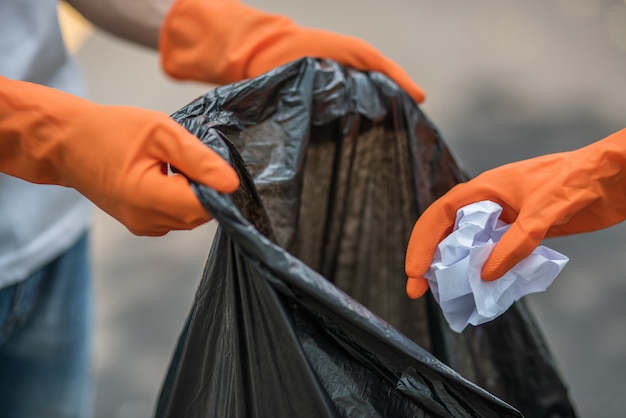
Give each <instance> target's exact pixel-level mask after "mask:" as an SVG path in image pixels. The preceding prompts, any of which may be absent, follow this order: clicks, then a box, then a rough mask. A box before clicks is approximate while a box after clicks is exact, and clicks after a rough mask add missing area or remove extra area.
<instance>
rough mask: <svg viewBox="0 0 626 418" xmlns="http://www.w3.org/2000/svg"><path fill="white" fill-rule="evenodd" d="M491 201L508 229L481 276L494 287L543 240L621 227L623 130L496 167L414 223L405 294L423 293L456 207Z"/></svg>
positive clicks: (625, 183)
mask: <svg viewBox="0 0 626 418" xmlns="http://www.w3.org/2000/svg"><path fill="white" fill-rule="evenodd" d="M481 200H491V201H494V202H496V203H498V204H499V205H500V206H502V208H503V212H502V216H501V218H502V219H503V220H504V221H505V222H506V223H510V224H512V225H511V227H510V229H509V230H508V231H507V232H506V233H505V234H504V236H503V237H502V239H501V240H500V242H498V243H497V244H496V246H495V248H494V250H493V252H492V253H491V255H490V256H489V258H488V260H487V262H486V263H485V265H484V267H483V270H482V278H483V280H496V279H498V278H500V277H502V275H504V273H506V272H507V271H508V270H510V269H511V268H512V267H513V266H515V265H516V264H517V263H518V262H520V261H521V260H523V259H524V258H526V257H528V255H529V254H530V253H531V252H532V251H533V250H534V249H535V248H536V247H537V246H538V245H539V243H540V242H541V241H542V240H543V239H544V238H549V237H558V236H565V235H572V234H577V233H582V232H591V231H596V230H599V229H602V228H607V227H609V226H612V225H615V224H617V223H619V222H622V221H623V220H624V219H626V129H623V130H621V131H619V132H617V133H614V134H612V135H610V136H608V137H606V138H605V139H603V140H601V141H598V142H596V143H593V144H591V145H588V146H586V147H583V148H581V149H578V150H575V151H570V152H563V153H558V154H550V155H545V156H541V157H537V158H532V159H529V160H525V161H519V162H516V163H512V164H507V165H503V166H501V167H498V168H495V169H493V170H489V171H486V172H484V173H483V174H481V175H479V176H477V177H476V178H474V179H473V180H470V181H468V182H467V183H462V184H459V185H457V186H455V187H454V188H452V189H451V190H450V191H449V192H448V193H447V194H446V195H444V196H443V197H441V198H440V199H438V200H437V201H436V202H434V203H433V204H432V205H431V206H430V207H429V208H428V209H427V210H426V211H425V212H424V213H423V214H422V216H421V217H420V218H419V219H418V221H417V223H416V224H415V227H414V229H413V232H412V234H411V238H410V241H409V246H408V249H407V254H406V274H407V276H408V281H407V288H406V289H407V294H408V295H409V296H410V297H412V298H418V297H420V296H422V295H423V294H424V293H425V292H426V290H428V283H427V281H426V279H424V273H426V271H427V270H428V268H429V266H430V264H431V261H432V259H433V255H434V254H435V250H436V248H437V245H438V244H439V242H440V241H441V240H442V239H443V238H445V237H446V236H447V235H448V234H449V233H450V232H451V231H452V227H453V226H454V221H455V218H456V212H457V210H458V209H460V208H461V207H463V206H466V205H468V204H471V203H474V202H478V201H481Z"/></svg>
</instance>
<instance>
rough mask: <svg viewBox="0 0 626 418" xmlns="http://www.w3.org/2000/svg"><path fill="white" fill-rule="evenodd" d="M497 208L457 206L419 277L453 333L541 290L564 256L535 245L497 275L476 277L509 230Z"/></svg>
mask: <svg viewBox="0 0 626 418" xmlns="http://www.w3.org/2000/svg"><path fill="white" fill-rule="evenodd" d="M501 212H502V208H501V207H500V205H498V204H496V203H494V202H491V201H482V202H478V203H473V204H471V205H468V206H465V207H463V208H461V209H459V210H458V212H457V217H456V222H455V225H454V229H453V232H452V233H451V234H450V235H449V236H448V237H446V238H445V239H444V240H442V241H441V242H440V243H439V246H438V247H437V250H436V252H435V256H434V258H433V262H432V264H431V266H430V269H429V270H428V271H427V272H426V274H425V275H424V277H425V278H426V279H427V280H428V284H429V286H430V289H431V291H432V292H433V295H434V297H435V299H436V300H437V302H439V305H440V306H441V309H442V311H443V314H444V316H445V318H446V320H447V321H448V323H449V325H450V328H452V329H453V330H454V331H456V332H461V331H463V329H464V328H465V327H466V326H467V324H472V325H480V324H483V323H485V322H489V321H491V320H493V319H495V318H496V317H498V316H499V315H501V314H502V313H504V312H505V311H506V310H507V309H508V308H509V307H510V306H511V305H512V304H513V302H515V301H516V300H518V299H520V298H522V297H523V296H525V295H527V294H530V293H536V292H542V291H544V290H546V289H547V288H548V286H550V285H551V284H552V282H553V281H554V279H555V278H556V276H557V275H558V274H559V273H560V272H561V270H562V269H563V267H565V264H567V262H568V260H569V259H568V258H567V257H565V256H564V255H562V254H560V253H558V252H556V251H554V250H552V249H550V248H548V247H545V246H539V247H537V248H536V249H535V251H533V253H532V254H531V255H530V256H529V257H527V258H526V259H524V260H522V261H520V262H519V263H518V264H517V265H516V266H515V267H513V269H511V270H510V271H508V272H507V273H506V274H505V275H504V276H502V277H501V278H500V279H498V280H494V281H485V280H482V279H481V277H480V274H481V270H482V267H483V265H484V264H485V261H486V260H487V258H488V257H489V254H490V253H491V251H492V250H493V248H494V247H495V244H496V242H498V241H499V240H500V238H501V237H502V235H504V233H505V232H506V230H507V229H508V228H509V225H507V224H505V223H504V222H502V221H501V220H500V219H499V216H500V213H501Z"/></svg>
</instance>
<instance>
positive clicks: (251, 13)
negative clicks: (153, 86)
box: [159, 0, 424, 103]
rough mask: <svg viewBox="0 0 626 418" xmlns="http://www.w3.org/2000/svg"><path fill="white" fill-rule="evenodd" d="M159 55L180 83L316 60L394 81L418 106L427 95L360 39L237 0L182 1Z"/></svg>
mask: <svg viewBox="0 0 626 418" xmlns="http://www.w3.org/2000/svg"><path fill="white" fill-rule="evenodd" d="M159 50H160V54H161V64H162V66H163V68H164V70H165V72H166V73H167V74H169V75H170V76H171V77H173V78H177V79H188V80H197V81H205V82H210V83H216V84H224V83H232V82H235V81H239V80H242V79H245V78H252V77H256V76H258V75H261V74H263V73H265V72H267V71H269V70H271V69H272V68H274V67H278V66H280V65H282V64H286V63H288V62H290V61H293V60H296V59H298V58H302V57H305V56H312V57H317V58H327V59H332V60H334V61H337V62H338V63H340V64H342V65H345V66H347V67H352V68H355V69H357V70H363V71H378V72H381V73H383V74H385V75H387V76H388V77H389V78H391V79H392V80H394V81H395V82H396V83H397V84H398V85H399V86H400V87H401V88H402V89H404V90H405V91H406V92H407V93H408V94H409V95H411V97H413V98H414V99H415V100H416V101H417V102H418V103H419V102H422V101H423V100H424V92H423V91H422V89H421V88H420V87H419V86H417V85H416V84H415V83H413V82H412V81H411V79H410V77H409V76H408V74H407V73H406V72H405V71H404V70H403V69H402V68H401V67H400V66H399V65H397V64H396V63H394V62H393V61H391V60H390V59H388V58H386V57H385V56H383V55H382V54H381V53H380V52H378V51H377V50H376V49H375V48H374V47H372V46H371V45H370V44H368V43H367V42H364V41H362V40H360V39H358V38H353V37H349V36H343V35H339V34H336V33H332V32H329V31H324V30H317V29H308V28H303V27H300V26H298V25H297V24H296V23H295V22H293V21H292V20H290V19H289V18H287V17H285V16H280V15H272V14H268V13H265V12H262V11H260V10H257V9H254V8H252V7H249V6H246V5H244V4H242V3H240V2H239V1H237V0H178V1H176V2H175V3H174V5H173V6H172V8H171V9H170V11H169V13H168V15H167V16H166V18H165V21H164V23H163V26H162V28H161V34H160V41H159Z"/></svg>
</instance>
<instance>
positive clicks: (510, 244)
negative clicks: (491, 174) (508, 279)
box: [481, 210, 549, 281]
mask: <svg viewBox="0 0 626 418" xmlns="http://www.w3.org/2000/svg"><path fill="white" fill-rule="evenodd" d="M536 216H537V213H536V212H535V211H533V212H532V213H528V212H526V213H525V212H524V211H523V210H522V211H521V212H520V214H519V216H518V218H517V219H516V220H515V222H513V224H511V227H510V228H509V229H508V231H506V232H505V233H504V235H503V236H502V238H501V239H500V241H499V242H498V243H497V244H496V246H495V248H494V249H493V251H492V253H491V254H490V255H489V258H488V259H487V261H486V262H485V265H484V266H483V269H482V272H481V277H482V279H483V280H485V281H493V280H496V279H499V278H500V277H502V276H504V274H505V273H506V272H507V271H509V270H511V269H512V268H513V267H514V266H515V265H516V264H517V263H519V262H520V261H522V260H523V259H525V258H526V257H528V256H529V255H530V254H531V253H532V252H533V251H534V250H535V248H537V246H539V244H540V243H541V241H542V240H543V238H544V237H545V235H546V231H547V230H548V228H549V225H546V224H545V222H547V221H546V220H538V219H537V218H536ZM541 221H543V222H541Z"/></svg>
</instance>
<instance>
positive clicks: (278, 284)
mask: <svg viewBox="0 0 626 418" xmlns="http://www.w3.org/2000/svg"><path fill="white" fill-rule="evenodd" d="M172 117H173V118H174V119H175V120H176V121H177V122H179V123H180V124H181V125H183V126H184V127H185V128H186V129H188V130H189V131H190V132H192V133H194V134H195V135H196V136H198V138H200V139H201V140H202V142H203V143H204V144H206V145H207V146H208V147H211V148H212V149H213V150H215V151H216V152H218V153H219V154H220V155H222V156H223V157H224V158H226V159H227V160H229V161H230V162H231V163H232V165H233V166H234V167H235V169H236V170H237V171H238V173H239V175H240V178H241V187H240V189H239V190H238V191H237V192H235V193H234V194H232V195H222V194H220V193H218V192H215V191H214V190H211V189H209V188H207V187H204V186H202V185H198V184H194V185H193V187H194V189H195V191H196V193H197V195H198V196H199V198H200V200H201V201H202V203H203V205H204V206H205V207H206V209H207V210H208V211H209V212H210V213H211V214H212V215H213V216H214V217H215V219H217V220H218V221H219V228H218V232H217V234H216V236H215V238H214V241H213V245H212V247H211V251H210V254H209V257H208V260H207V264H206V268H205V271H204V274H203V277H202V281H201V283H200V285H199V288H198V291H197V293H196V298H195V301H194V304H193V306H192V308H191V312H190V314H189V317H188V320H187V323H186V324H185V326H184V328H183V332H182V334H181V336H180V339H179V342H178V346H177V349H176V351H175V353H174V355H173V358H172V361H171V364H170V368H169V371H168V374H167V376H166V379H165V382H164V384H163V388H162V392H161V395H160V398H159V402H158V405H157V409H156V416H157V417H208V416H219V417H226V416H232V417H295V416H297V417H364V416H368V417H376V416H379V417H425V416H441V417H446V416H454V417H476V416H480V417H517V416H521V414H520V411H521V412H522V413H524V414H527V415H528V416H532V417H541V416H573V409H572V406H571V404H570V402H569V400H568V397H567V391H566V389H565V386H564V385H563V383H562V382H561V380H560V377H559V375H558V373H557V371H556V369H555V367H554V363H553V361H552V359H551V356H550V353H549V351H548V349H547V347H546V345H545V343H544V341H543V340H542V337H541V333H540V331H539V329H538V328H537V326H536V324H535V323H534V322H533V319H532V316H531V314H530V312H529V311H528V310H527V309H526V308H525V307H524V305H523V304H520V303H516V304H515V305H513V307H512V308H511V309H509V310H508V311H507V312H505V313H504V314H503V315H502V316H501V317H499V318H498V319H496V320H495V321H493V322H491V323H489V324H486V325H484V326H481V327H477V328H475V329H467V330H465V331H464V332H463V333H461V334H457V333H455V332H453V331H452V330H450V329H449V328H448V326H447V324H446V322H445V320H444V319H443V317H442V315H441V313H440V310H439V308H438V306H437V305H436V302H435V301H434V300H433V299H432V297H431V296H430V295H429V296H428V297H424V298H421V299H420V300H417V301H415V300H410V299H409V298H407V297H406V294H405V292H404V286H405V280H406V278H405V275H404V254H405V248H406V244H407V242H408V239H409V235H410V233H411V227H412V225H413V223H414V222H415V219H416V218H417V217H418V216H419V214H420V213H421V212H422V211H423V210H424V209H425V208H426V207H427V206H428V205H429V204H430V203H431V202H432V201H433V200H434V199H436V198H437V197H439V196H440V195H442V194H443V193H445V192H446V191H447V190H448V189H449V188H451V187H452V186H453V185H454V184H456V183H458V182H460V181H463V180H464V179H465V177H464V175H463V173H462V172H461V171H460V170H459V168H458V167H457V165H456V164H455V162H454V159H453V158H452V156H451V154H450V152H449V150H448V149H447V147H446V146H445V144H444V143H443V141H442V140H441V139H440V136H439V134H438V132H437V130H436V129H435V128H434V127H433V125H432V124H431V122H430V121H429V120H428V119H427V118H426V117H425V115H424V114H423V113H422V112H421V110H420V109H419V108H418V106H417V105H416V104H415V102H414V101H413V100H412V99H411V98H410V97H409V96H408V95H407V94H406V93H405V92H404V91H402V90H400V89H399V88H398V87H397V86H396V85H395V84H394V83H393V82H391V81H390V80H389V79H388V78H386V77H385V76H383V75H381V74H379V73H363V72H357V71H352V70H349V69H346V68H343V67H341V66H339V65H337V64H336V63H334V62H331V61H319V60H314V59H302V60H299V61H295V62H292V63H290V64H287V65H285V66H282V67H279V68H277V69H275V70H272V71H270V72H268V73H266V74H264V75H262V76H260V77H257V78H255V79H251V80H247V81H243V82H239V83H235V84H231V85H227V86H222V87H219V88H217V89H215V90H213V91H211V92H209V93H207V94H206V95H204V96H202V97H199V98H198V99H197V100H195V101H193V102H192V103H190V104H189V105H188V106H186V107H184V108H183V109H181V110H180V111H178V112H176V113H175V114H173V115H172Z"/></svg>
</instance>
